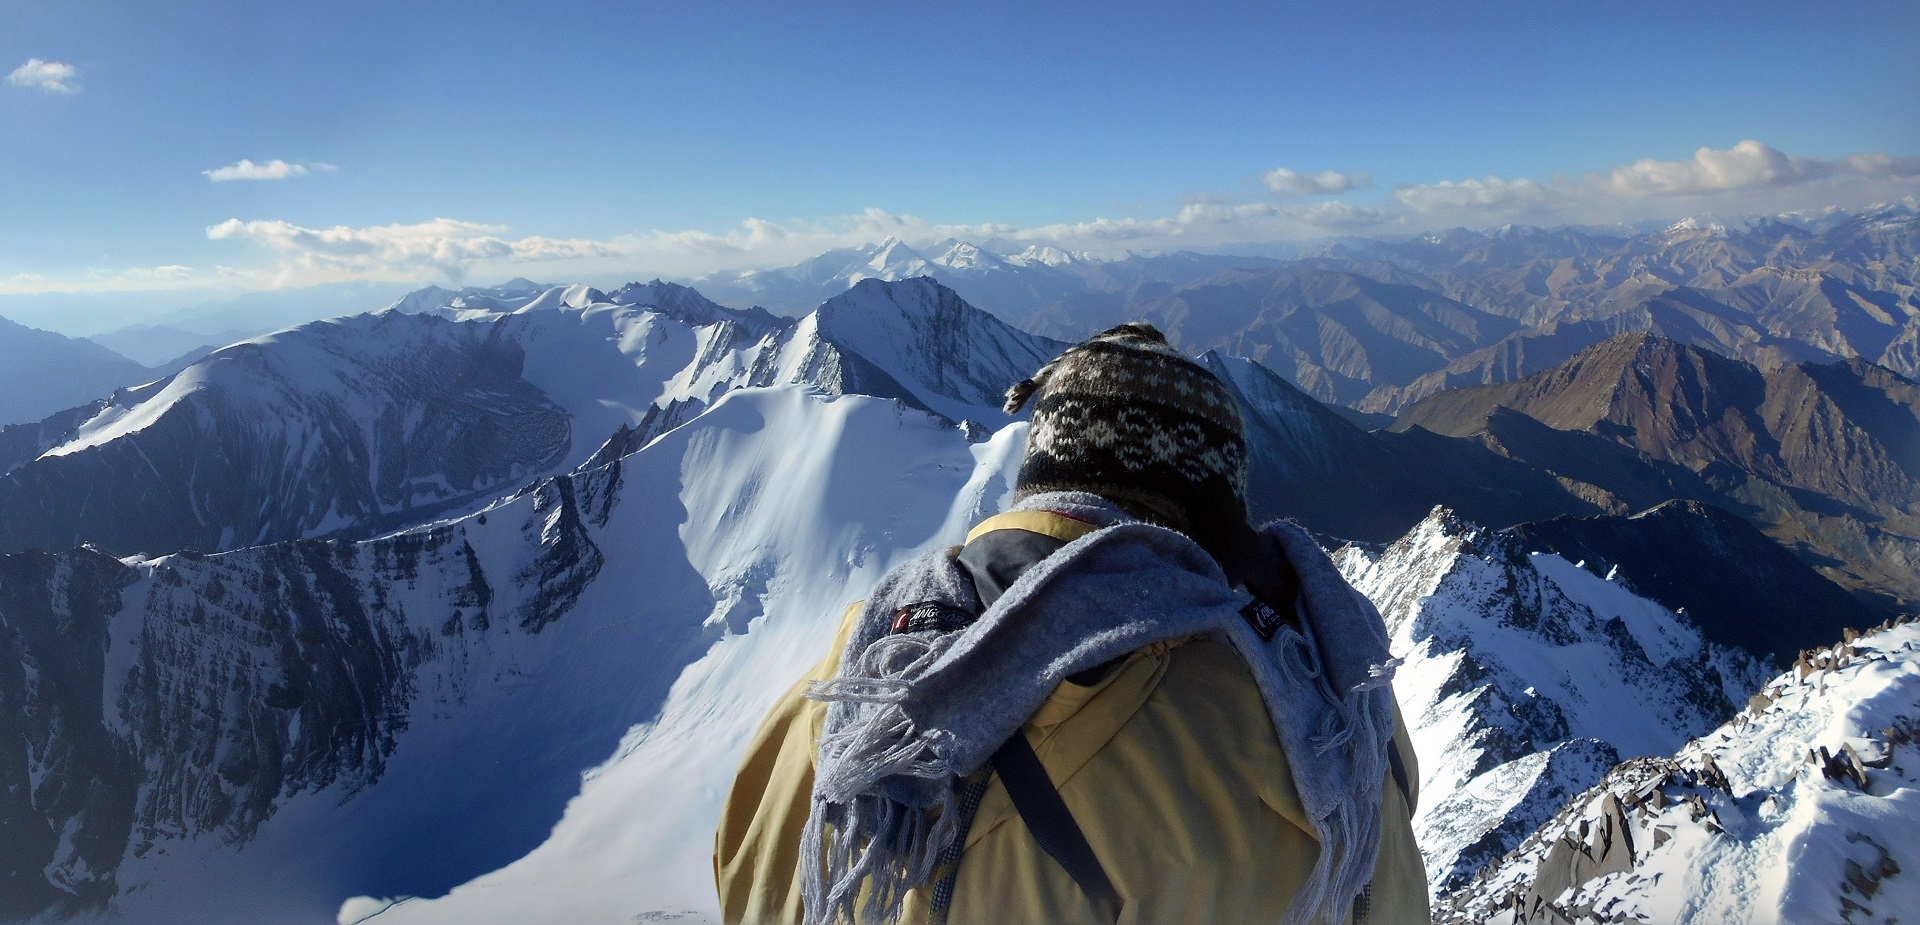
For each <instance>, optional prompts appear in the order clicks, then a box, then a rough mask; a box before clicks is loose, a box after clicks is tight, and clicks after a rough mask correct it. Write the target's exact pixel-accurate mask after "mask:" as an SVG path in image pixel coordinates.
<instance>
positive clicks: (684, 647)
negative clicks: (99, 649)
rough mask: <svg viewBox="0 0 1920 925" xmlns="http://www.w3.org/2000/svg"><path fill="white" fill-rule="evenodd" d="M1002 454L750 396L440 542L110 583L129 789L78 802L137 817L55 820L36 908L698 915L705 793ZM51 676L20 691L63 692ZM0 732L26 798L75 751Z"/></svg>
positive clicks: (783, 391) (848, 405)
mask: <svg viewBox="0 0 1920 925" xmlns="http://www.w3.org/2000/svg"><path fill="white" fill-rule="evenodd" d="M1022 434H1023V428H1020V427H1011V428H1006V429H1004V430H1003V432H1002V434H1001V435H1000V436H999V437H998V438H997V439H995V440H993V441H989V442H985V443H970V442H969V441H968V439H967V437H966V435H965V434H964V433H962V431H961V430H960V429H959V428H957V427H955V426H953V425H952V424H951V423H949V422H946V421H944V420H941V419H939V418H936V417H934V416H931V415H928V414H927V413H925V412H923V411H920V410H916V409H912V408H907V407H904V406H902V405H900V404H899V403H897V402H893V401H886V400H881V399H874V398H870V397H865V396H830V395H825V394H822V393H820V392H819V391H817V390H813V389H809V388H806V387H803V386H787V387H782V388H772V389H758V388H748V389H741V390H736V391H733V392H730V393H728V394H727V395H726V396H724V397H723V398H721V399H720V400H719V401H718V402H717V403H716V404H715V405H714V407H713V408H711V409H710V410H709V411H708V412H707V413H705V414H703V415H701V416H700V417H699V418H698V419H696V420H695V421H693V422H690V423H688V424H686V425H684V426H682V427H680V428H678V429H676V430H674V431H673V432H671V433H670V434H667V435H665V436H664V437H662V438H661V439H659V440H657V441H655V442H653V443H652V444H650V445H649V446H647V447H646V448H644V449H641V450H638V451H636V452H634V453H631V454H629V455H627V456H624V457H622V458H619V459H617V460H614V461H612V462H610V463H607V464H604V465H599V466H596V467H593V468H590V469H587V470H585V471H582V472H580V473H577V474H574V475H571V476H567V477H562V478H559V479H553V480H547V481H544V482H541V483H539V485H538V486H536V487H535V488H533V489H530V490H529V491H527V492H525V493H523V494H521V495H519V496H517V497H515V498H512V499H509V500H504V501H502V502H500V503H498V504H496V505H494V506H491V507H489V508H488V509H487V510H486V511H484V512H481V513H477V514H473V515H469V516H467V517H464V518H460V519H458V520H454V521H448V522H444V523H440V524H435V525H430V526H424V527H420V528H416V529H414V530H411V531H407V532H404V533H401V534H397V535H394V536H390V537H386V538H382V539H378V540H369V541H362V542H359V543H340V542H331V543H313V542H306V543H290V544H280V545H276V546H267V547H257V548H253V549H246V550H240V551H236V552H231V553H225V554H221V555H215V556H168V557H162V558H159V559H154V560H142V561H134V562H131V563H129V564H125V565H120V564H113V563H111V560H105V562H106V563H109V564H107V565H102V566H101V567H103V568H108V569H110V570H113V569H117V570H118V573H119V574H120V575H121V577H119V578H117V579H113V580H112V581H107V582H105V584H106V585H108V586H109V587H111V586H113V585H114V584H115V583H116V582H118V583H122V584H123V585H124V587H123V589H122V590H120V591H119V592H118V599H119V600H120V601H121V609H120V610H119V612H118V613H117V614H116V615H114V616H112V617H111V619H110V620H109V621H108V626H107V627H106V628H105V629H106V636H107V639H106V642H105V645H104V646H103V648H104V651H105V653H106V654H105V660H104V662H103V663H101V664H100V665H99V667H98V674H97V676H98V677H100V678H102V679H103V682H102V683H103V684H104V689H103V690H102V691H100V692H99V693H98V694H97V695H96V696H97V697H98V700H97V701H96V702H97V703H101V704H104V705H105V706H106V713H105V714H104V715H103V716H102V717H101V718H100V719H99V720H98V722H99V723H101V724H103V725H102V727H101V728H100V729H98V730H97V732H96V733H95V734H94V735H93V738H92V739H90V740H88V741H92V742H98V743H100V747H101V748H104V749H106V750H108V751H116V750H118V749H122V748H124V749H126V751H127V754H128V755H129V757H130V759H131V760H132V761H133V762H134V764H135V765H137V766H138V768H139V769H140V770H139V771H138V772H137V773H131V774H129V773H124V772H113V769H112V768H108V769H106V770H105V771H102V772H101V773H100V774H97V775H95V776H94V778H93V779H94V780H96V781H97V784H96V787H97V788H98V792H99V793H101V794H119V795H118V796H114V797H113V798H112V799H113V800H122V799H124V800H126V801H127V802H129V803H130V806H129V812H128V814H127V817H126V820H125V822H124V824H126V825H128V826H130V829H124V830H122V831H123V833H124V834H121V835H119V836H116V835H115V834H114V825H115V824H116V822H117V821H120V820H121V819H122V817H121V816H119V815H118V814H117V813H107V814H105V815H101V814H99V813H89V812H88V811H86V810H84V809H82V810H78V811H75V812H72V813H70V814H68V815H66V816H63V817H59V818H49V819H48V820H47V822H48V825H49V828H50V831H53V832H56V833H64V834H61V835H60V836H59V843H58V844H57V845H54V846H52V847H51V852H50V856H49V859H48V861H47V862H46V863H45V865H44V868H45V870H46V872H47V876H48V878H49V882H50V885H51V887H52V888H53V889H54V890H55V891H59V892H64V893H66V894H69V899H68V900H67V903H68V906H67V908H69V909H72V908H75V907H78V908H79V909H80V910H81V911H85V910H86V909H87V908H90V907H89V906H88V903H87V902H86V901H85V900H86V899H87V898H89V897H91V898H92V899H94V900H96V901H97V900H98V899H99V898H100V897H102V896H111V897H112V899H111V900H110V901H111V908H112V909H113V910H114V911H115V912H117V913H118V914H119V915H120V916H121V917H122V918H124V919H125V920H130V921H140V922H163V923H164V922H188V921H191V922H202V923H205V922H213V923H218V922H314V921H325V920H329V919H331V918H333V917H334V915H335V914H336V912H337V910H338V908H339V907H340V905H341V903H342V902H343V901H345V900H347V899H348V898H350V897H352V896H355V895H358V894H369V895H382V896H389V895H395V894H427V895H432V894H436V893H439V892H442V891H445V890H446V889H448V888H450V887H453V886H454V885H456V884H459V883H462V882H464V881H467V880H470V879H472V878H474V877H478V876H480V875H481V874H484V873H486V872H488V871H492V870H496V869H500V868H503V867H504V868H506V870H505V871H503V872H502V873H501V874H499V875H496V877H505V878H506V879H507V881H508V882H516V883H517V882H518V881H517V880H516V879H515V878H516V877H517V876H518V875H517V874H515V873H514V872H515V871H524V870H531V871H534V872H535V873H536V876H535V877H534V878H533V882H532V883H530V884H528V885H527V886H526V888H525V889H524V890H520V889H517V888H516V889H515V890H513V891H509V892H511V893H514V894H515V896H512V897H509V896H504V895H502V893H501V892H500V891H488V890H487V889H485V887H484V884H485V883H486V882H488V881H485V880H483V881H481V884H483V885H481V886H475V887H471V888H467V889H466V890H465V891H464V892H463V893H460V894H456V897H455V898H454V899H453V900H450V902H453V903H455V904H458V903H461V902H468V901H471V898H472V897H476V896H478V897H483V899H482V902H483V905H484V907H485V908H486V909H488V910H489V911H488V915H490V916H495V918H493V919H492V920H495V921H538V920H555V919H554V916H555V915H560V917H561V918H570V919H571V920H574V921H584V920H594V919H600V920H606V921H616V920H617V921H629V920H630V919H631V916H632V915H633V914H635V913H636V912H644V911H647V910H651V909H657V908H662V907H663V906H688V904H690V903H695V902H697V901H698V900H699V898H700V897H701V896H705V895H708V894H710V893H711V888H710V879H711V876H710V873H707V872H706V871H707V861H706V853H705V852H706V850H707V849H705V848H703V847H700V846H702V845H704V844H706V843H708V842H710V839H711V833H712V826H713V820H714V819H715V818H717V814H718V800H719V798H720V794H721V793H722V792H723V791H724V788H725V781H724V780H723V779H722V778H724V777H725V774H724V772H723V771H721V770H719V769H721V768H725V767H728V766H729V761H730V760H732V758H733V756H737V754H738V752H739V750H740V749H741V748H743V747H744V737H745V736H746V735H748V734H749V733H750V732H751V729H752V727H753V725H754V723H756V722H757V721H758V719H759V717H760V715H761V714H762V713H764V711H765V709H766V708H767V707H768V706H769V705H770V703H771V699H772V697H774V696H775V695H777V694H778V693H779V691H780V690H782V689H783V688H784V687H785V686H786V685H787V684H788V683H789V682H790V681H791V679H792V678H795V677H798V675H799V674H800V673H801V671H802V670H803V669H804V668H805V667H806V666H807V665H810V664H811V663H812V662H813V661H815V660H817V659H818V658H819V657H820V656H821V655H822V654H823V653H822V646H823V645H824V643H825V640H826V639H828V638H830V637H831V633H832V628H833V626H834V624H835V621H837V619H838V617H839V614H840V612H841V610H842V609H843V608H844V606H845V605H846V604H847V603H848V602H849V601H850V600H851V599H852V598H853V597H856V596H858V594H859V592H860V590H862V589H864V588H865V587H866V586H868V585H870V584H871V583H872V582H873V581H874V580H876V579H877V578H878V577H879V575H880V574H881V572H882V570H884V569H885V568H886V567H887V566H889V565H890V564H891V563H892V562H894V561H896V560H897V559H898V558H899V557H901V556H903V555H906V554H908V553H910V552H911V551H913V550H916V549H919V548H922V547H924V546H925V545H927V544H929V543H947V542H953V541H957V540H958V538H959V537H960V536H962V535H963V534H964V531H965V529H966V528H967V527H968V526H969V525H970V524H971V523H972V522H973V521H974V520H976V519H978V518H979V517H981V516H984V513H986V512H991V511H992V510H994V509H996V508H997V507H998V506H999V505H1000V504H1001V503H1002V502H1003V501H1004V496H1005V495H1006V493H1007V490H1008V484H1009V481H1010V478H1011V467H1012V466H1013V465H1014V463H1015V462H1016V461H1017V457H1018V449H1019V441H1020V439H1021V436H1022ZM69 555H70V556H81V557H83V558H84V557H88V556H92V558H87V561H88V562H92V561H93V559H96V558H100V557H98V556H97V555H95V554H88V553H84V552H76V553H72V554H69ZM100 584H101V582H94V583H93V585H94V586H98V585H100ZM3 635H4V634H0V636H3ZM10 641H11V640H7V639H0V642H10ZM0 647H4V646H0ZM8 654H10V655H11V654H13V653H11V652H9V653H8ZM57 654H58V653H57V652H51V651H48V650H43V649H36V648H34V647H33V646H32V645H28V647H27V649H26V651H25V652H24V653H22V657H21V659H20V662H21V664H23V665H29V666H31V665H42V666H44V669H45V671H47V672H63V673H66V674H71V673H72V672H71V671H70V670H63V669H61V668H60V666H59V664H57V662H56V660H55V656H56V655H57ZM35 670H36V671H38V670H40V669H35ZM82 674H83V675H84V674H86V672H82ZM0 675H4V672H0ZM6 681H7V679H6V678H5V677H4V676H0V684H4V683H6ZM39 712H42V710H41V709H39V708H36V709H35V710H30V711H29V713H30V714H36V715H37V714H38V713H39ZM5 722H6V721H5V720H0V725H4V724H5ZM0 731H11V730H0ZM20 732H21V733H22V737H23V738H25V739H26V740H27V741H29V742H32V743H38V744H36V745H34V746H33V747H34V748H36V749H38V751H37V752H36V754H39V755H40V756H41V757H40V758H39V759H37V761H38V764H36V765H35V766H38V767H53V766H58V765H62V764H63V763H65V764H71V763H73V762H74V761H80V762H81V764H82V765H84V764H85V760H86V759H85V758H84V755H85V754H86V750H87V749H88V748H91V747H92V746H89V745H88V744H87V741H76V732H75V730H74V729H72V728H69V727H68V725H67V724H66V722H64V721H61V722H54V723H53V724H52V727H51V728H45V727H39V726H30V727H29V728H26V729H23V730H20ZM82 732H84V730H82ZM76 749H78V751H76ZM76 754H77V755H80V756H82V757H80V758H75V757H74V756H75V755H76ZM4 764H5V762H0V765H4ZM83 769H84V768H83ZM583 772H585V773H584V774H583ZM27 783H34V784H37V783H38V781H29V782H27ZM583 785H584V789H583ZM128 787H131V788H132V789H131V790H127V789H125V788H128ZM563 812H564V815H563ZM556 821H557V822H558V823H559V824H558V827H557V828H556V827H555V823H556ZM116 837H118V838H119V839H121V840H120V842H119V843H120V844H121V845H123V846H124V851H123V852H118V851H109V852H108V855H105V856H103V854H102V849H101V845H102V844H105V845H108V846H111V845H112V844H113V843H114V841H115V839H116ZM536 846H538V847H539V850H538V851H535V850H534V849H535V848H536ZM529 852H533V853H532V854H529ZM523 857H524V860H520V861H518V863H517V864H514V865H513V866H508V865H509V864H510V862H515V859H520V858H523ZM556 858H557V859H558V860H557V861H556V860H555V859H556ZM462 897H465V898H462ZM563 899H564V900H566V902H564V903H563V902H561V901H562V900H563ZM708 902H709V903H710V902H711V900H710V899H709V900H708ZM539 903H548V904H550V905H548V906H546V907H545V909H544V911H543V910H542V907H541V906H540V905H539ZM569 903H570V904H569ZM551 904H558V905H551ZM688 907H689V908H698V907H697V906H688ZM405 908H407V909H408V910H411V909H412V905H409V906H408V907H405ZM421 908H422V910H423V911H424V910H425V909H427V908H428V907H426V906H422V907H421ZM561 909H565V910H567V911H566V913H565V914H564V915H561V914H560V912H559V911H557V910H561ZM398 912H399V910H396V912H395V913H390V914H393V915H397V914H398ZM602 913H604V915H603V914H602Z"/></svg>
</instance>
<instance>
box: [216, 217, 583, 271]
mask: <svg viewBox="0 0 1920 925" xmlns="http://www.w3.org/2000/svg"><path fill="white" fill-rule="evenodd" d="M505 230H507V229H506V227H505V226H504V225H481V224H477V223H474V222H462V221H457V220H454V219H450V218H436V219H434V220H432V221H429V222H420V223H418V224H414V225H376V226H370V227H366V228H349V227H347V226H345V225H335V226H334V227H332V228H303V227H301V226H299V225H295V224H293V223H291V222H283V221H264V222H259V221H256V222H243V221H241V220H239V219H237V218H230V219H227V220H226V221H224V222H221V223H220V224H217V225H212V226H209V227H208V228H207V237H208V238H209V239H212V240H215V241H246V242H249V243H252V244H255V245H258V246H260V247H264V248H266V249H267V250H270V251H273V252H275V253H278V254H280V255H281V256H282V258H283V260H285V261H287V269H291V270H300V271H305V272H306V273H307V274H308V275H312V276H317V277H321V278H342V277H354V276H371V277H376V278H379V277H392V276H395V275H400V276H402V277H403V278H404V276H405V275H407V274H409V273H411V274H413V275H416V276H417V275H418V273H419V271H421V270H423V269H431V270H437V271H439V272H441V273H444V274H446V276H447V277H448V278H449V279H452V280H454V281H456V282H457V281H459V280H460V279H462V278H463V277H464V276H465V275H466V271H467V269H468V268H469V267H471V266H473V265H475V264H510V263H534V262H541V261H562V260H579V259H583V258H589V257H608V256H614V255H616V254H618V253H619V252H620V249H619V247H618V246H616V245H614V244H611V243H608V242H601V241H590V240H583V239H566V240H562V239H557V238H546V237H540V236H537V235H536V236H533V237H525V238H520V239H518V240H507V239H505V238H502V237H500V236H499V235H498V233H499V232H502V231H505Z"/></svg>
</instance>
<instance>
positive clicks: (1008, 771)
mask: <svg viewBox="0 0 1920 925" xmlns="http://www.w3.org/2000/svg"><path fill="white" fill-rule="evenodd" d="M993 770H994V772H995V773H997V774H999V775H1000V784H1001V786H1004V787H1006V788H1007V796H1008V797H1011V798H1012V799H1013V808H1014V809H1016V810H1019V812H1020V818H1021V820H1022V821H1024V822H1025V823H1026V824H1027V831H1028V832H1030V833H1032V835H1033V840H1034V841H1036V842H1038V843H1039V844H1040V850H1042V851H1045V852H1046V853H1047V854H1048V855H1050V856H1052V858H1053V859H1054V860H1055V861H1058V862H1059V863H1060V866H1061V867H1063V868H1066V871H1067V876H1069V877H1072V878H1073V882H1074V883H1077V884H1079V885H1080V890H1081V892H1083V893H1086V894H1087V898H1088V899H1091V900H1093V907H1094V909H1095V910H1096V911H1098V913H1099V914H1100V917H1101V918H1102V919H1104V920H1105V921H1109V922H1117V921H1119V920H1120V893H1119V891H1117V890H1115V889H1114V888H1113V881H1112V880H1110V879H1108V878H1107V870H1106V868H1104V867H1101V866H1100V859H1099V858H1098V857H1095V856H1094V854H1093V846H1092V845H1089V844H1087V836H1086V833H1084V832H1082V831H1080V824H1079V823H1077V822H1075V821H1073V813H1072V812H1071V811H1069V810H1068V809H1067V803H1066V801H1065V800H1062V799H1060V791H1058V790H1056V789H1054V786H1053V780H1052V778H1049V777H1048V776H1047V769H1046V768H1045V767H1044V766H1042V765H1041V764H1040V756H1038V755H1036V754H1034V753H1033V745H1032V744H1031V743H1029V742H1028V741H1027V735H1026V733H1024V732H1015V733H1014V734H1013V737H1012V738H1010V739H1008V740H1007V742H1006V744H1005V745H1002V746H1000V750H999V751H996V752H994V753H993Z"/></svg>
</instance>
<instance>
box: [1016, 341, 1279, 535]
mask: <svg viewBox="0 0 1920 925" xmlns="http://www.w3.org/2000/svg"><path fill="white" fill-rule="evenodd" d="M1029 398H1033V399H1034V405H1033V425H1032V429H1031V430H1030V431H1029V432H1028V435H1027V455H1026V458H1025V459H1024V460H1023V461H1022V462H1021V464H1020V475H1019V477H1018V478H1017V480H1016V482H1015V484H1014V496H1015V497H1016V498H1024V497H1026V496H1028V495H1033V494H1038V493H1040V492H1043V491H1085V492H1092V493H1093V494H1097V495H1100V496H1101V497H1104V498H1108V499H1110V500H1112V501H1116V502H1119V503H1120V504H1122V505H1124V506H1126V507H1128V508H1130V509H1133V510H1134V512H1135V513H1136V514H1138V515H1139V516H1141V517H1143V518H1144V519H1146V520H1150V521H1154V522H1156V523H1159V524H1161V525H1162V526H1166V527H1171V528H1173V529H1175V530H1179V531H1181V532H1182V533H1185V534H1187V535H1188V536H1189V537H1192V538H1193V539H1194V540H1195V541H1196V542H1199V543H1200V545H1201V546H1203V547H1206V548H1207V549H1208V551H1210V552H1213V553H1214V554H1215V556H1216V557H1218V556H1219V555H1220V552H1221V550H1220V549H1218V548H1216V547H1217V546H1220V545H1222V544H1224V543H1226V542H1228V538H1229V537H1238V536H1240V535H1242V534H1244V532H1245V531H1246V529H1247V528H1246V526H1245V524H1246V520H1247V505H1246V490H1247V438H1246V426H1245V424H1244V423H1242V421H1241V420H1240V409H1239V406H1238V405H1237V404H1236V403H1235V402H1234V400H1233V396H1231V395H1229V394H1228V393H1227V390H1226V388H1225V387H1224V386H1222V385H1221V384H1220V380H1219V379H1216V378H1214V375H1213V374H1212V373H1210V372H1208V371H1207V370H1206V369H1204V368H1202V367H1201V366H1200V365H1199V364H1197V363H1195V362H1193V361H1192V360H1189V359H1187V358H1186V357H1184V356H1182V355H1181V354H1180V352H1179V351H1177V350H1175V349H1174V348H1173V347H1172V346H1170V345H1168V344H1167V338H1166V337H1165V335H1162V334H1161V333H1160V332H1159V331H1158V330H1155V329H1154V327H1153V326H1152V325H1150V324H1144V323H1140V322H1135V323H1132V324H1123V325H1120V326H1119V327H1115V328H1110V329H1108V330H1105V331H1102V332H1100V333H1099V334H1096V335H1094V336H1093V337H1092V338H1091V339H1089V340H1086V341H1083V342H1081V343H1079V344H1076V345H1074V346H1072V347H1069V348H1067V350H1066V352H1064V353H1062V354H1060V356H1059V357H1058V358H1057V359H1055V360H1054V361H1053V362H1051V363H1048V364H1047V365H1046V366H1044V367H1042V368H1041V369H1040V371H1039V372H1038V373H1035V374H1034V376H1033V378H1031V379H1027V380H1024V381H1022V382H1021V383H1019V384H1018V385H1015V386H1014V387H1013V388H1011V389H1008V390H1007V401H1006V411H1007V413H1008V414H1017V413H1019V411H1020V409H1021V407H1022V406H1024V405H1025V404H1026V403H1027V400H1028V399H1029Z"/></svg>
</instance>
